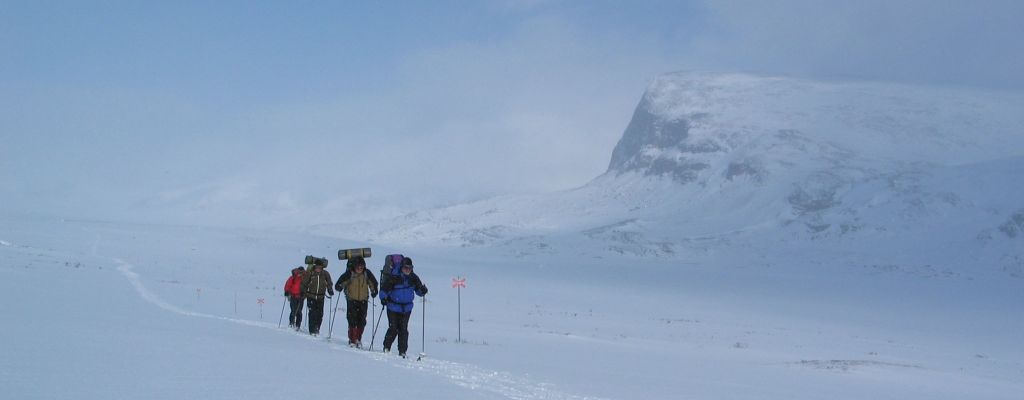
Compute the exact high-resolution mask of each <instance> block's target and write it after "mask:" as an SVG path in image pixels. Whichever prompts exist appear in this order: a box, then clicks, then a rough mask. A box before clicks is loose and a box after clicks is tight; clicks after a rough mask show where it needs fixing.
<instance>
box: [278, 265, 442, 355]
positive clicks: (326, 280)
mask: <svg viewBox="0 0 1024 400" xmlns="http://www.w3.org/2000/svg"><path fill="white" fill-rule="evenodd" d="M308 261H309V260H308V259H307V262H308ZM326 268H327V267H326V262H323V263H321V262H313V263H307V264H306V267H305V268H303V267H297V268H295V269H292V274H291V276H290V277H288V280H287V281H286V282H285V286H284V295H285V296H286V297H287V298H288V300H289V302H290V304H291V314H289V315H288V326H290V327H291V328H293V329H295V330H299V329H300V327H301V326H302V306H303V301H305V304H306V306H307V307H308V316H309V318H308V319H309V321H308V326H309V334H310V335H313V336H318V335H319V334H320V325H321V324H322V323H323V316H324V303H325V301H326V300H328V299H331V298H332V297H333V296H334V295H335V292H336V291H337V292H343V293H344V294H345V301H346V307H347V308H346V310H347V311H346V313H345V314H346V319H347V320H348V345H349V346H351V347H359V348H362V346H363V343H362V338H363V330H364V329H365V328H366V314H367V308H368V307H367V306H368V305H369V302H370V301H371V300H372V299H373V298H377V297H379V298H380V303H381V305H382V306H383V307H385V308H386V309H387V313H388V330H387V333H386V334H385V335H384V352H385V353H389V352H391V345H392V344H393V343H394V342H395V339H397V340H398V354H399V355H400V356H402V357H406V351H408V349H409V319H410V317H411V316H412V310H413V305H414V300H415V299H416V296H421V297H422V296H424V295H426V294H427V286H426V285H424V284H423V281H421V280H420V277H419V276H417V275H416V273H415V272H413V264H412V259H411V258H408V257H404V256H402V255H400V254H391V255H388V256H387V257H386V258H385V260H384V269H383V270H382V271H381V281H380V283H379V284H378V282H377V278H376V277H375V276H374V275H373V273H372V272H370V270H369V269H367V268H366V260H365V259H364V258H363V257H361V256H355V257H352V258H349V259H348V262H347V266H346V269H345V273H343V274H341V276H340V277H338V280H337V282H335V283H334V284H333V285H332V284H331V282H332V281H331V274H330V273H329V272H327V270H326ZM378 286H379V290H378ZM381 311H383V310H381Z"/></svg>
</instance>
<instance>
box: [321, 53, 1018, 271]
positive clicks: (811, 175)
mask: <svg viewBox="0 0 1024 400" xmlns="http://www.w3.org/2000/svg"><path fill="white" fill-rule="evenodd" d="M1022 109H1024V96H1021V95H1018V94H1010V93H997V92H983V91H977V90H970V89H963V88H935V87H917V86H907V85H897V84H887V83H870V82H819V81H808V80H800V79H791V78H782V77H762V76H753V75H746V74H708V73H694V72H682V73H673V74H668V75H664V76H661V77H659V78H657V79H656V80H655V81H654V82H653V83H652V84H651V85H650V87H648V89H647V91H646V93H644V95H643V98H642V99H641V101H640V104H639V105H638V106H637V108H636V111H635V112H634V114H633V118H632V120H631V121H630V123H629V125H628V127H627V128H626V130H625V132H624V134H623V136H622V139H621V140H620V141H619V143H618V145H617V146H616V147H615V149H614V151H613V152H612V156H611V161H610V163H609V167H608V170H607V172H606V173H605V174H603V175H601V176H599V177H597V178H596V179H594V180H593V181H591V182H589V183H588V184H586V185H584V186H582V187H579V188H577V189H574V190H568V191H564V192H558V193H553V194H544V195H534V196H510V197H501V198H495V199H490V200H486V201H480V202H475V203H471V204H465V205H459V206H454V207H447V208H443V209H435V210H430V211H423V212H417V213H413V214H409V215H405V216H403V217H400V218H397V219H393V220H387V221H373V222H366V223H359V224H345V225H321V226H318V227H316V228H315V229H314V230H315V231H317V232H319V233H328V234H332V235H336V236H342V237H350V238H354V239H359V240H368V241H372V242H373V241H375V242H382V243H404V244H415V243H423V244H426V243H438V242H441V243H446V244H449V245H453V246H459V247H478V246H497V248H499V249H504V250H505V254H511V255H518V256H527V255H530V254H552V253H559V252H565V253H570V254H571V253H587V254H591V255H593V254H601V253H608V252H610V253H632V254H636V255H641V256H657V257H669V258H673V257H683V258H689V257H692V256H694V255H695V254H707V253H709V252H716V251H733V250H730V249H736V248H742V249H745V252H746V253H748V254H749V255H750V256H752V257H755V256H756V257H765V254H766V253H773V252H778V251H780V249H787V248H788V249H790V251H801V252H805V251H806V248H807V243H808V242H809V241H812V242H814V243H815V245H814V249H815V251H814V252H813V253H815V254H817V255H818V256H820V257H821V258H822V259H827V260H834V259H835V258H836V257H837V256H838V255H841V254H850V253H851V252H854V253H860V254H857V255H856V256H855V258H857V261H856V262H857V263H863V262H867V261H865V260H864V254H863V253H864V252H866V249H872V250H871V251H870V252H869V253H871V255H872V256H877V257H878V258H879V260H878V261H877V262H878V263H881V264H886V263H892V262H896V263H900V262H898V261H892V259H893V258H894V257H895V258H900V257H903V258H905V259H904V260H902V262H903V263H909V264H913V265H921V266H929V267H928V268H932V269H937V270H940V271H941V270H945V271H947V272H950V273H953V272H952V271H957V272H956V273H959V271H960V270H961V269H962V268H964V266H965V265H966V264H973V263H974V262H975V261H977V260H979V259H984V260H990V261H992V263H993V265H994V266H995V267H996V269H1004V270H1012V271H1017V273H1020V270H1021V261H1020V257H1014V254H1021V253H1022V251H1021V250H1022V249H1024V247H1022V243H1024V242H1022V241H1021V237H1024V235H1022V234H1020V232H1021V229H1020V228H1021V222H1020V221H1021V219H1022V218H1021V217H1020V216H1021V215H1024V189H1022V186H1021V185H1020V184H1019V182H1020V177H1021V176H1024V113H1020V112H1019V110H1022ZM554 243H561V244H565V243H571V244H572V245H570V246H569V248H561V249H559V248H555V247H556V246H555V245H554ZM911 249H916V250H915V251H912V253H915V254H920V255H919V256H908V255H906V253H907V250H911ZM925 249H927V250H928V251H917V250H925ZM819 250H820V251H819ZM781 251H785V250H781ZM886 260H889V261H886ZM872 262H873V261H872ZM939 265H941V266H939Z"/></svg>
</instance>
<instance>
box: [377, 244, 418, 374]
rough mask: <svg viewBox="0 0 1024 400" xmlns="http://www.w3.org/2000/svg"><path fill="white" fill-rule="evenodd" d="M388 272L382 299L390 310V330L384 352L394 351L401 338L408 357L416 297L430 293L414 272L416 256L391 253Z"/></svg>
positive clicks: (383, 279) (402, 351)
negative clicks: (392, 347) (392, 348)
mask: <svg viewBox="0 0 1024 400" xmlns="http://www.w3.org/2000/svg"><path fill="white" fill-rule="evenodd" d="M389 262H390V264H391V268H390V271H388V268H387V267H385V272H387V273H388V274H387V275H384V276H382V277H381V287H380V302H381V304H384V305H385V306H386V307H387V309H388V332H387V333H386V334H385V335H384V352H385V353H387V352H391V344H392V343H394V341H395V338H398V355H399V356H402V357H405V356H406V355H405V353H406V351H407V350H409V318H410V317H411V316H412V309H413V305H414V302H415V300H416V296H417V295H418V296H421V297H422V296H424V295H426V294H427V286H426V285H424V284H423V282H422V281H420V277H419V276H417V275H416V273H414V272H413V265H412V259H411V258H408V257H402V256H401V255H397V254H396V255H390V256H388V257H387V259H386V260H385V264H388V263H389Z"/></svg>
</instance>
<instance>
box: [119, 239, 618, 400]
mask: <svg viewBox="0 0 1024 400" xmlns="http://www.w3.org/2000/svg"><path fill="white" fill-rule="evenodd" d="M114 261H115V262H116V263H117V264H118V267H117V270H118V271H119V272H120V273H121V274H122V275H124V277H125V278H127V279H128V282H129V283H131V285H132V287H134V288H135V291H136V292H138V293H139V296H140V297H142V298H143V299H144V300H146V301H147V302H149V303H152V304H153V305H155V306H157V307H160V308H162V309H164V310H166V311H170V312H173V313H176V314H181V315H185V316H189V317H199V318H210V319H215V320H221V321H228V322H233V323H238V324H242V325H246V326H253V327H259V328H265V329H271V330H274V331H281V329H279V328H278V327H277V325H274V324H269V323H264V322H256V321H249V320H244V319H238V318H228V317H222V316H218V315H212V314H205V313H199V312H194V311H189V310H185V309H183V308H180V307H177V306H174V305H171V304H169V303H167V302H166V301H164V300H163V299H161V298H160V297H159V296H157V295H156V293H153V292H152V291H150V290H149V289H148V288H146V286H145V285H144V284H143V283H142V280H141V279H140V277H139V274H137V273H135V271H134V266H133V265H131V264H129V263H128V262H125V261H124V260H121V259H114ZM289 332H293V331H290V330H289ZM298 336H300V337H304V338H307V339H309V340H313V341H321V340H322V339H318V338H314V337H310V336H308V335H304V334H298ZM329 345H330V347H331V349H332V350H336V351H348V352H350V353H352V354H359V355H362V356H364V357H367V358H370V359H373V360H376V361H380V362H385V363H388V364H390V365H393V366H396V367H401V368H405V369H409V370H414V371H419V372H423V373H428V374H433V375H437V376H440V377H442V378H445V379H448V380H449V381H451V383H452V384H455V385H458V386H461V387H464V388H467V389H472V390H480V391H488V392H492V393H495V394H498V395H500V396H503V397H506V398H509V399H514V400H531V399H551V400H560V399H564V400H601V399H603V398H600V397H591V396H579V395H573V394H568V393H563V392H561V391H559V390H557V389H555V388H553V387H552V385H550V384H546V383H537V382H533V381H530V380H528V379H526V378H522V377H517V376H515V375H513V374H510V373H506V372H499V371H492V370H487V369H485V368H481V367H477V366H474V365H470V364H462V363H456V362H451V361H444V360H436V359H431V358H424V359H423V360H420V361H415V360H412V359H411V358H410V359H401V358H398V357H396V356H394V355H386V354H384V353H382V352H372V351H365V350H356V349H352V348H350V347H348V346H347V345H341V344H334V343H330V342H329Z"/></svg>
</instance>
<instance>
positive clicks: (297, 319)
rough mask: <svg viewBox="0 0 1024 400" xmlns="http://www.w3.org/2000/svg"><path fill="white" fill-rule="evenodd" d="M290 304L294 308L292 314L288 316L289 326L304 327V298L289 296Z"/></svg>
mask: <svg viewBox="0 0 1024 400" xmlns="http://www.w3.org/2000/svg"><path fill="white" fill-rule="evenodd" d="M288 304H289V305H291V307H292V313H291V314H288V325H292V326H300V325H302V298H301V297H291V296H288Z"/></svg>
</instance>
